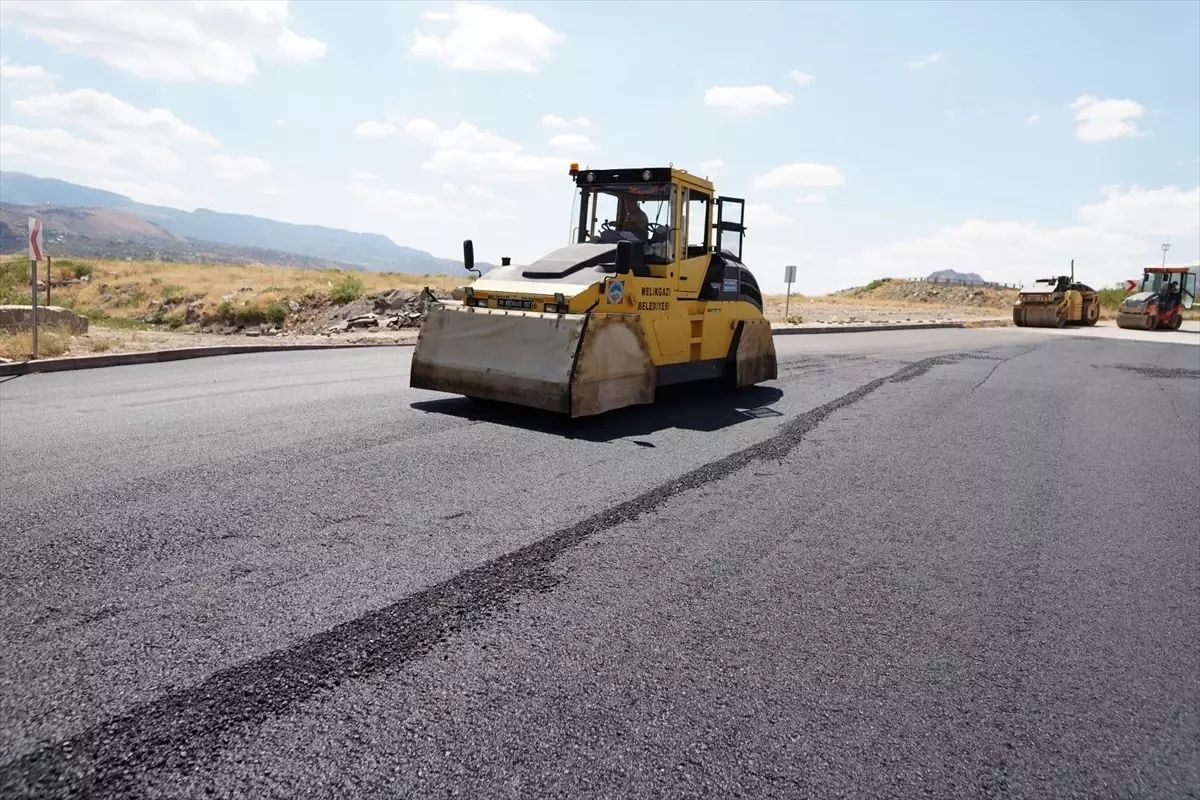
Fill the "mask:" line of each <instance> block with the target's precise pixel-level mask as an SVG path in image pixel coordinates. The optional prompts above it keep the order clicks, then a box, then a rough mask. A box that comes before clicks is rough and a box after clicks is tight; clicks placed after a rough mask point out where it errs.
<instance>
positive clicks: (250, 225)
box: [0, 171, 490, 275]
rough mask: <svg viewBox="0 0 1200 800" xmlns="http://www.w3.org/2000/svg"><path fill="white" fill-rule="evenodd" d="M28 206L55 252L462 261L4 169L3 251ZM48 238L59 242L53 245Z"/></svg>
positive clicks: (206, 258)
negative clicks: (157, 203)
mask: <svg viewBox="0 0 1200 800" xmlns="http://www.w3.org/2000/svg"><path fill="white" fill-rule="evenodd" d="M30 211H35V212H36V215H37V216H38V217H40V218H41V219H42V224H43V226H44V233H43V236H44V238H45V241H46V244H47V249H48V250H50V252H51V254H52V255H56V256H59V255H61V256H64V257H65V256H76V257H90V258H133V259H156V258H162V259H165V260H175V261H184V260H186V261H200V262H213V261H223V262H234V263H272V264H280V265H283V266H294V267H322V266H324V267H331V266H338V267H344V268H346V267H348V268H354V269H362V270H369V271H372V272H404V273H409V274H425V275H431V274H451V275H453V274H458V273H460V272H463V265H462V262H460V261H457V260H455V259H449V258H438V257H437V256H434V255H431V254H430V253H427V252H425V251H423V250H416V249H414V248H411V247H402V246H400V245H398V244H396V243H395V242H393V241H392V240H391V239H389V238H388V237H386V236H383V235H382V234H377V233H354V232H353V231H347V230H341V229H338V228H328V227H325V226H323V225H294V224H292V223H290V222H278V221H276V220H272V219H265V218H263V217H254V216H249V215H246V214H226V213H223V212H220V211H211V210H209V209H206V208H201V209H196V210H195V211H181V210H180V209H177V208H169V207H167V206H154V205H147V204H145V203H138V202H135V201H133V200H131V199H129V198H128V197H125V196H124V195H120V194H116V193H115V192H108V191H104V190H103V189H93V188H91V187H89V186H80V185H78V184H74V183H68V182H67V181H61V180H57V179H55V178H39V177H36V176H34V175H27V174H25V173H23V172H8V171H0V252H5V253H11V252H14V251H16V250H20V249H21V248H23V247H24V246H25V237H26V227H27V218H28V217H29V216H30V214H29V212H30ZM52 242H53V243H54V245H55V246H56V247H54V248H51V246H50V245H51V243H52ZM477 266H478V267H479V268H481V269H483V270H485V271H486V270H487V269H489V268H490V265H487V264H479V265H477Z"/></svg>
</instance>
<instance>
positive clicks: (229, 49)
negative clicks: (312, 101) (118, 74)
mask: <svg viewBox="0 0 1200 800" xmlns="http://www.w3.org/2000/svg"><path fill="white" fill-rule="evenodd" d="M0 27H6V28H7V27H11V28H15V29H17V30H20V31H22V32H23V33H25V34H27V35H29V36H32V37H34V38H37V39H40V40H42V41H43V42H46V43H47V44H49V45H51V46H52V47H55V48H56V49H58V50H60V51H63V52H67V53H74V54H78V55H84V56H89V57H92V58H97V59H100V60H101V61H104V62H105V63H106V64H108V65H110V66H112V67H115V68H116V69H119V70H122V71H124V72H128V73H130V74H133V75H136V76H138V77H140V78H153V79H158V80H165V81H201V80H204V81H214V82H217V83H244V82H246V81H247V80H248V79H249V78H251V77H252V76H254V75H255V74H257V72H258V62H259V61H260V60H261V61H311V60H313V59H318V58H321V57H323V56H324V55H325V49H326V48H325V44H324V43H322V42H321V41H319V40H318V39H314V38H310V37H304V36H301V35H299V34H297V33H296V32H295V31H294V30H292V28H291V20H290V18H289V12H288V5H287V2H286V0H279V1H278V2H231V3H205V2H195V3H182V2H170V3H168V2H117V3H101V2H68V1H67V0H5V3H4V13H3V17H0Z"/></svg>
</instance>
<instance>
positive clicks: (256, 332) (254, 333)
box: [246, 328, 262, 336]
mask: <svg viewBox="0 0 1200 800" xmlns="http://www.w3.org/2000/svg"><path fill="white" fill-rule="evenodd" d="M261 334H262V331H260V330H258V329H257V328H251V329H250V330H248V331H246V335H247V336H260V335H261Z"/></svg>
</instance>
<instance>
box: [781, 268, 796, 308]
mask: <svg viewBox="0 0 1200 800" xmlns="http://www.w3.org/2000/svg"><path fill="white" fill-rule="evenodd" d="M783 280H784V282H785V283H787V287H788V288H787V300H785V301H784V303H783V319H784V322H786V321H787V318H788V316H789V315H788V312H789V311H791V308H792V284H793V283H795V282H796V265H795V264H790V265H788V266H786V267H784V268H783Z"/></svg>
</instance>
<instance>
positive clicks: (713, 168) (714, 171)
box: [700, 158, 725, 178]
mask: <svg viewBox="0 0 1200 800" xmlns="http://www.w3.org/2000/svg"><path fill="white" fill-rule="evenodd" d="M723 169H725V161H724V159H720V158H710V159H709V160H708V161H701V162H700V172H701V174H704V175H707V176H708V177H709V178H716V177H717V176H718V175H720V174H721V170H723Z"/></svg>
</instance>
